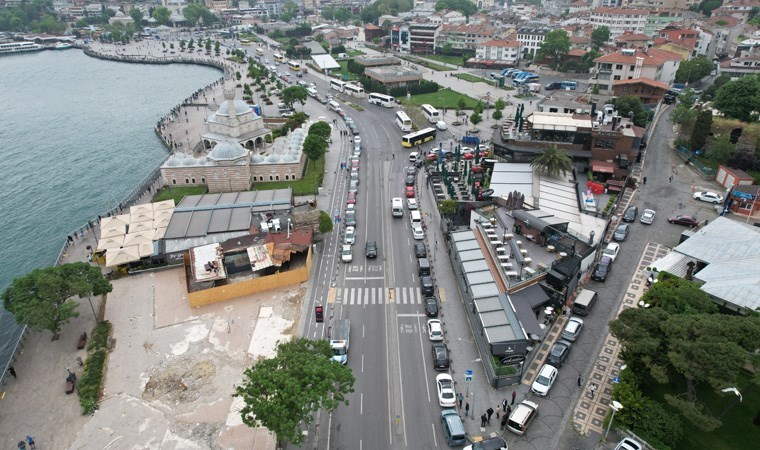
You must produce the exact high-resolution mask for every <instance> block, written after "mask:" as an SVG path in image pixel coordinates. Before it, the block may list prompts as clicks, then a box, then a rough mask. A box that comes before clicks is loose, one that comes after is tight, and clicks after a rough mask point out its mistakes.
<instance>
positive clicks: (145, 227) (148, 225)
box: [129, 220, 154, 234]
mask: <svg viewBox="0 0 760 450" xmlns="http://www.w3.org/2000/svg"><path fill="white" fill-rule="evenodd" d="M153 228H154V227H153V221H152V220H151V221H150V222H137V223H133V224H131V225H129V234H132V233H140V232H143V231H153Z"/></svg>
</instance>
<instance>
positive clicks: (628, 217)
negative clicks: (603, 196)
mask: <svg viewBox="0 0 760 450" xmlns="http://www.w3.org/2000/svg"><path fill="white" fill-rule="evenodd" d="M638 215H639V208H638V206H636V205H633V206H629V207H628V209H626V210H625V213H624V214H623V222H633V221H635V220H636V217H637V216H638Z"/></svg>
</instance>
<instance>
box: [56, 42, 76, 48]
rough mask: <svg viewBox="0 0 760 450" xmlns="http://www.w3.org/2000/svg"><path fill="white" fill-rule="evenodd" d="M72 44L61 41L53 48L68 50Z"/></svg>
mask: <svg viewBox="0 0 760 450" xmlns="http://www.w3.org/2000/svg"><path fill="white" fill-rule="evenodd" d="M71 47H72V45H71V44H70V43H68V42H59V43H57V44H55V47H53V50H66V49H67V48H71Z"/></svg>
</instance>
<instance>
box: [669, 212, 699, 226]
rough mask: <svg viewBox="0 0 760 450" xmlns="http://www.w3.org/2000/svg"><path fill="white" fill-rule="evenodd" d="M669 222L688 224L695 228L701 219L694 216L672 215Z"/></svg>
mask: <svg viewBox="0 0 760 450" xmlns="http://www.w3.org/2000/svg"><path fill="white" fill-rule="evenodd" d="M668 222H670V223H674V224H676V225H686V226H687V227H689V228H694V227H696V226H697V225H699V221H698V220H697V218H696V217H694V216H683V215H682V216H670V217H668Z"/></svg>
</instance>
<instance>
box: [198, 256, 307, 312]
mask: <svg viewBox="0 0 760 450" xmlns="http://www.w3.org/2000/svg"><path fill="white" fill-rule="evenodd" d="M309 272H311V247H309V250H308V253H307V254H306V265H305V266H303V267H300V268H298V269H294V270H288V271H286V272H280V273H276V274H274V275H268V276H265V277H260V278H254V279H252V280H245V281H241V282H239V283H232V284H228V285H225V286H219V287H215V288H211V289H205V290H202V291H197V292H190V293H189V294H188V296H187V301H188V302H189V303H190V306H192V307H193V308H197V307H200V306H205V305H210V304H212V303H219V302H224V301H227V300H232V299H235V298H239V297H243V296H246V295H250V294H257V293H259V292H264V291H269V290H272V289H277V288H281V287H285V286H292V285H294V284H298V283H303V282H304V281H307V280H308V279H309Z"/></svg>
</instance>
